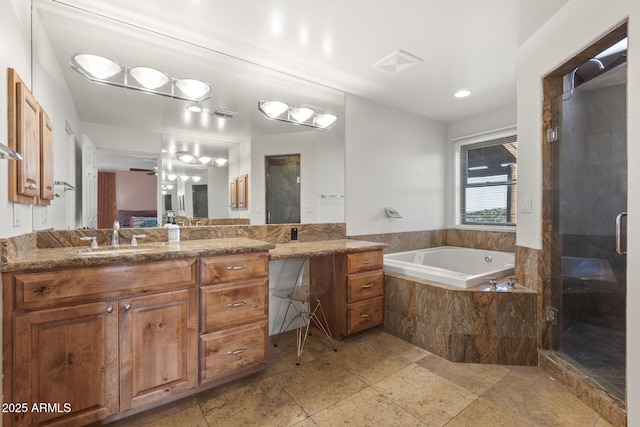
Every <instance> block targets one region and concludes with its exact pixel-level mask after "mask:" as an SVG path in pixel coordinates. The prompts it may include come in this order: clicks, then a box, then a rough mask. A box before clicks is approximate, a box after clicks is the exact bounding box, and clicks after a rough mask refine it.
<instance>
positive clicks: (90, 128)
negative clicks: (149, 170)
mask: <svg viewBox="0 0 640 427" xmlns="http://www.w3.org/2000/svg"><path fill="white" fill-rule="evenodd" d="M80 131H81V132H82V134H83V135H87V136H88V137H89V139H91V142H93V143H94V144H95V146H96V148H97V149H98V150H100V149H101V148H108V149H109V150H119V151H134V152H138V153H151V154H153V155H155V156H157V155H159V153H160V151H161V149H162V147H161V143H162V135H161V134H159V133H157V132H145V131H141V130H136V129H126V128H120V127H115V126H107V125H102V124H98V123H88V122H82V123H81V124H80Z"/></svg>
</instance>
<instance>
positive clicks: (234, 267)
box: [227, 265, 247, 271]
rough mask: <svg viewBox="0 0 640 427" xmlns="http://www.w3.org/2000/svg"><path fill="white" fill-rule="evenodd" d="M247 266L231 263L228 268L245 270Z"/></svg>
mask: <svg viewBox="0 0 640 427" xmlns="http://www.w3.org/2000/svg"><path fill="white" fill-rule="evenodd" d="M245 268H247V266H246V265H230V266H229V267H227V270H230V271H235V270H244V269H245Z"/></svg>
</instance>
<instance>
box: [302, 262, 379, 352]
mask: <svg viewBox="0 0 640 427" xmlns="http://www.w3.org/2000/svg"><path fill="white" fill-rule="evenodd" d="M382 259H383V258H382V250H374V251H367V252H357V253H350V254H337V255H335V271H334V274H335V282H334V286H333V287H332V289H331V292H330V293H329V294H328V295H327V296H325V297H323V298H322V299H321V302H322V307H323V309H324V310H325V313H326V315H327V321H328V322H329V328H330V329H331V333H332V334H333V335H334V337H336V338H338V339H340V340H342V339H344V338H345V337H347V336H349V335H352V334H354V333H356V332H360V331H363V330H365V329H369V328H371V327H373V326H377V325H380V324H382V322H383V312H384V272H383V270H382ZM311 260H312V263H313V258H311ZM312 268H313V264H312Z"/></svg>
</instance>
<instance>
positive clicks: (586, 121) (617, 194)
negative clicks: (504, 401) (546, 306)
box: [551, 63, 627, 397]
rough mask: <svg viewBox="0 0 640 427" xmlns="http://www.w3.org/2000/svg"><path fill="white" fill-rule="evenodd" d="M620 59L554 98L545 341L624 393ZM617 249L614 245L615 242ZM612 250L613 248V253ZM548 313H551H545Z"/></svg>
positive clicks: (623, 158) (623, 88) (622, 73)
mask: <svg viewBox="0 0 640 427" xmlns="http://www.w3.org/2000/svg"><path fill="white" fill-rule="evenodd" d="M626 91H627V87H626V63H623V64H622V65H618V66H616V67H614V68H612V69H610V70H608V71H606V72H603V73H602V74H600V75H598V76H597V77H595V78H593V79H592V80H589V81H587V82H586V83H583V84H582V85H580V86H578V87H576V88H573V89H572V90H570V91H568V92H565V94H564V95H562V96H561V97H558V98H557V99H556V100H554V104H553V108H552V115H553V126H554V129H555V130H557V135H558V138H557V141H556V142H552V143H551V144H552V149H551V150H552V153H553V197H552V198H553V215H552V217H553V231H554V232H553V237H552V244H551V246H552V278H553V279H552V280H553V283H552V286H551V288H552V305H554V306H555V308H557V309H558V310H559V313H558V316H556V319H557V325H555V326H554V327H553V330H552V346H553V349H554V350H557V351H559V352H560V354H562V355H563V357H565V358H566V359H568V360H569V361H570V362H571V363H572V364H574V365H575V366H577V367H578V368H579V369H581V370H583V371H584V372H585V373H586V374H587V375H589V377H591V378H593V379H594V380H596V381H597V382H598V383H600V384H601V385H602V386H605V387H606V388H608V389H610V390H611V391H612V392H614V393H615V394H617V395H619V396H621V397H624V395H625V351H626V341H625V332H626V324H625V315H626V314H625V313H626V257H625V256H624V255H623V254H622V253H621V252H623V251H624V250H626V249H625V245H626V241H625V239H624V231H625V223H626V219H625V216H624V215H623V213H625V212H626V206H627V205H626V203H627V135H626V129H627V125H626V117H627V115H626ZM618 246H619V247H618ZM616 249H618V250H616ZM551 317H553V316H551Z"/></svg>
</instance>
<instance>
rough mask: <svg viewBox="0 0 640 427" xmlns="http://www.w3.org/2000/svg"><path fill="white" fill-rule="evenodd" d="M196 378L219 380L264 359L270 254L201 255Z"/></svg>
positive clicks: (263, 362)
mask: <svg viewBox="0 0 640 427" xmlns="http://www.w3.org/2000/svg"><path fill="white" fill-rule="evenodd" d="M200 262H201V265H200V276H201V277H200V283H201V287H200V316H201V318H200V332H201V335H200V383H201V384H204V383H222V382H225V381H227V380H230V379H232V378H234V377H237V376H239V375H241V374H244V373H248V372H251V371H255V370H258V369H261V368H263V367H264V366H265V365H266V363H267V362H268V359H269V347H268V341H269V327H268V319H269V255H268V253H266V252H260V253H250V254H238V255H226V256H216V257H204V258H202V259H201V260H200Z"/></svg>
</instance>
